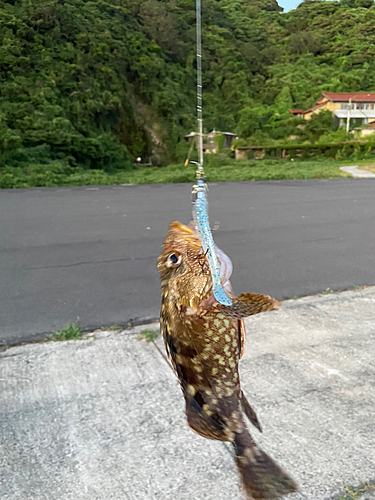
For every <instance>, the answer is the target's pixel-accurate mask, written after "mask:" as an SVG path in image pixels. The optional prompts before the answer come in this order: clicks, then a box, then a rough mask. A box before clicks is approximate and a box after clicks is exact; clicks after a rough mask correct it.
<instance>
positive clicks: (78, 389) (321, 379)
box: [0, 287, 375, 500]
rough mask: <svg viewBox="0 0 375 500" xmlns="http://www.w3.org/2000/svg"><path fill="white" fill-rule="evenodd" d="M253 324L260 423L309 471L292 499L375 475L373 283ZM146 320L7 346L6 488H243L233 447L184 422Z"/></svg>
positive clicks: (29, 491) (233, 498)
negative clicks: (143, 335) (74, 337)
mask: <svg viewBox="0 0 375 500" xmlns="http://www.w3.org/2000/svg"><path fill="white" fill-rule="evenodd" d="M246 323H247V331H248V343H247V347H246V352H245V356H244V358H243V360H242V362H241V379H242V385H243V389H244V392H245V393H246V394H247V395H248V398H249V400H250V402H251V404H253V406H254V407H255V409H256V410H257V413H258V416H259V418H260V421H261V423H262V425H263V429H264V433H263V435H260V434H259V433H258V432H257V431H256V430H254V429H252V430H251V432H252V434H253V436H254V437H255V439H256V440H257V441H258V442H259V443H260V444H261V446H262V447H263V448H264V449H265V450H266V451H268V452H269V453H270V454H271V455H272V456H273V457H274V458H275V459H277V460H278V461H279V462H280V463H281V464H282V465H283V466H284V467H285V468H286V470H287V471H289V472H290V473H291V474H292V475H293V476H294V477H295V479H296V480H297V481H298V482H299V484H300V486H301V492H300V493H297V494H294V495H291V496H290V497H288V498H290V499H291V500H297V499H298V500H302V499H304V500H337V499H338V498H340V497H343V496H344V494H345V491H344V486H345V485H351V486H358V485H359V484H360V483H361V482H368V481H371V480H374V479H375V420H374V414H375V389H374V376H375V362H374V359H375V287H372V288H367V289H363V290H355V291H350V292H343V293H340V294H333V295H320V296H313V297H306V298H303V299H299V300H295V301H294V300H290V301H287V302H284V303H283V305H282V308H281V309H280V311H276V312H271V313H266V314H261V315H258V316H254V317H252V318H249V319H247V320H246ZM143 328H145V327H143ZM149 328H151V329H154V328H155V329H156V328H157V325H151V326H150V327H149ZM141 329H142V327H138V329H133V330H130V331H124V332H121V333H116V332H96V333H95V334H94V335H95V337H89V338H87V339H86V340H82V341H70V342H61V343H55V342H48V343H43V344H34V345H24V346H20V347H13V348H10V349H8V350H6V351H5V352H3V353H0V412H1V415H0V497H1V499H2V500H41V499H51V500H81V499H85V500H86V499H87V500H111V499H113V500H120V499H124V500H138V499H139V500H154V499H160V500H161V499H163V500H172V499H173V500H188V499H189V500H203V499H205V500H239V499H240V498H242V496H241V492H240V489H239V481H238V477H237V473H236V468H235V464H234V461H233V457H232V455H231V452H230V448H229V447H228V446H226V445H224V444H222V443H219V442H213V441H208V440H204V439H203V438H201V437H199V436H196V435H195V434H193V433H192V432H191V431H190V430H189V429H188V428H187V426H186V423H185V418H184V413H183V400H182V396H181V393H180V389H179V387H178V384H177V382H176V380H175V377H174V375H173V373H172V371H171V369H170V368H169V366H168V365H167V363H166V361H165V360H164V358H163V357H162V356H161V355H160V352H159V351H158V350H157V349H156V347H155V345H154V344H152V343H147V342H146V341H144V340H137V336H138V334H139V331H140V330H141ZM157 344H158V345H159V346H160V347H161V348H162V349H163V347H162V344H161V341H160V338H159V339H158V341H157ZM347 498H349V497H347ZM356 498H358V497H356ZM361 498H363V499H370V498H371V499H372V498H375V495H374V490H372V491H368V492H366V494H364V495H363V497H361Z"/></svg>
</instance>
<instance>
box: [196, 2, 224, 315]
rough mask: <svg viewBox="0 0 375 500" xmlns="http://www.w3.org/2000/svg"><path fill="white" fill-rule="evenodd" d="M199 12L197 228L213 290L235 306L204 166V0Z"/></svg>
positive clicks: (198, 8)
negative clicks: (224, 279)
mask: <svg viewBox="0 0 375 500" xmlns="http://www.w3.org/2000/svg"><path fill="white" fill-rule="evenodd" d="M196 16H197V21H196V22H197V118H198V144H197V149H198V163H197V162H191V163H195V164H196V165H197V170H196V180H197V182H196V184H194V186H193V188H192V196H193V200H192V204H193V219H194V223H195V229H196V231H197V234H198V237H199V239H200V242H201V245H202V249H203V252H204V253H205V254H206V256H207V261H208V264H209V266H210V271H211V277H212V290H213V294H214V297H215V299H216V300H217V301H218V302H220V304H223V305H225V306H231V305H232V301H231V299H230V298H229V297H228V295H227V294H226V293H225V291H224V289H223V287H222V286H221V280H220V266H219V262H218V260H217V256H216V252H215V246H214V245H215V244H214V240H213V237H212V233H211V229H210V221H209V219H208V201H207V191H208V188H207V185H206V184H205V182H204V179H205V175H204V169H203V114H202V107H203V105H202V16H201V0H196Z"/></svg>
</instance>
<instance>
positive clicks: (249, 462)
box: [233, 430, 298, 500]
mask: <svg viewBox="0 0 375 500" xmlns="http://www.w3.org/2000/svg"><path fill="white" fill-rule="evenodd" d="M233 445H234V448H235V451H236V455H237V466H238V469H239V471H240V473H241V477H242V482H243V485H244V487H245V491H246V494H247V498H248V499H249V500H275V499H277V498H280V497H282V496H283V495H286V494H287V493H292V492H294V491H297V490H298V486H297V484H296V483H295V482H294V481H293V479H292V478H291V477H290V476H288V474H287V473H286V472H284V471H283V470H282V469H281V467H279V466H278V465H277V463H276V462H274V461H273V460H272V458H270V457H269V456H268V455H267V454H266V453H264V451H262V450H261V449H260V448H258V446H257V445H256V443H255V442H254V441H253V440H252V438H251V436H250V434H249V432H248V431H247V430H244V431H243V432H242V433H241V434H236V436H235V439H234V441H233Z"/></svg>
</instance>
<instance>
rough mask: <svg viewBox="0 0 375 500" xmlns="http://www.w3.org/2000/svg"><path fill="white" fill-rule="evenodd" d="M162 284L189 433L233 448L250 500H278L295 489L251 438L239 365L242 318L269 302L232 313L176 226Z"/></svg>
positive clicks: (252, 299)
mask: <svg viewBox="0 0 375 500" xmlns="http://www.w3.org/2000/svg"><path fill="white" fill-rule="evenodd" d="M158 270H159V273H160V277H161V289H162V306H161V314H160V325H161V332H162V335H163V338H164V343H165V347H166V351H167V353H168V357H169V359H170V361H171V363H172V366H173V368H174V371H175V373H176V375H177V378H178V380H179V383H180V386H181V389H182V393H183V396H184V398H185V405H186V416H187V422H188V425H189V426H190V428H191V429H192V430H193V431H195V432H196V433H197V434H199V435H200V436H203V437H205V438H207V439H215V440H219V441H228V442H230V443H232V444H233V447H234V450H235V454H236V461H237V465H238V469H239V471H240V474H241V477H242V481H243V485H244V489H245V492H246V495H247V498H248V499H249V500H250V499H254V500H272V499H276V498H280V497H281V496H283V495H285V494H287V493H291V492H294V491H296V490H297V485H296V483H295V482H294V481H293V479H291V478H290V476H289V475H287V474H286V473H285V472H284V471H283V470H282V469H281V468H280V467H279V466H278V465H277V464H276V463H275V462H274V461H273V460H272V459H271V458H270V457H269V456H268V455H267V454H266V453H264V452H263V451H262V450H261V449H260V448H259V447H258V446H257V444H256V443H255V441H254V440H253V438H252V437H251V435H250V433H249V431H248V428H247V426H246V423H245V419H244V415H246V417H247V418H248V419H249V420H250V422H251V423H252V424H253V425H254V426H255V427H257V429H258V430H260V431H261V430H262V429H261V425H260V423H259V420H258V418H257V415H256V413H255V411H254V410H253V408H252V407H251V405H250V404H249V402H248V401H247V399H246V397H245V395H244V394H243V392H242V390H241V385H240V379H239V374H238V363H239V360H240V358H241V356H242V354H243V349H244V344H245V328H244V323H243V318H244V317H246V316H250V315H253V314H257V313H260V312H264V311H271V310H273V309H275V308H277V307H278V306H279V303H278V302H277V301H276V300H275V299H272V298H271V297H269V296H268V295H259V294H253V293H244V294H241V295H239V296H238V297H235V296H234V294H233V291H232V289H231V286H230V283H229V282H227V283H225V284H224V288H225V290H226V292H227V293H228V295H229V296H230V297H231V299H232V305H231V306H224V305H222V304H220V303H218V302H217V301H216V300H215V299H214V297H213V295H212V280H211V274H210V269H209V265H208V262H207V260H206V258H205V256H204V254H203V253H202V249H201V245H200V241H199V238H198V237H197V235H196V233H195V231H194V229H192V228H191V227H188V226H184V225H183V224H181V223H179V222H172V223H171V224H170V227H169V231H168V233H167V235H166V237H165V240H164V244H163V251H162V253H161V254H160V256H159V259H158Z"/></svg>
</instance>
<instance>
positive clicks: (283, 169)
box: [0, 158, 350, 189]
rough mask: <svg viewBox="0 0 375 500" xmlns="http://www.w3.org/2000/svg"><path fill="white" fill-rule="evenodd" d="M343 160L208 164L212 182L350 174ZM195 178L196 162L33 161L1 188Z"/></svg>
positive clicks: (2, 180)
mask: <svg viewBox="0 0 375 500" xmlns="http://www.w3.org/2000/svg"><path fill="white" fill-rule="evenodd" d="M340 165H342V163H340V162H338V161H335V160H328V159H319V158H316V159H311V160H308V161H300V160H295V161H288V160H259V161H257V160H241V161H235V160H225V161H215V162H212V163H211V164H210V163H208V164H207V165H206V166H205V172H206V175H207V180H208V182H230V181H261V180H278V179H324V178H331V177H350V175H349V174H346V173H345V172H343V171H341V170H340V168H339V167H340ZM194 180H195V168H194V166H193V165H191V164H190V165H188V166H187V167H185V166H184V165H183V164H181V163H180V164H174V165H169V166H167V167H163V168H158V167H143V168H137V169H135V170H131V171H118V172H113V173H107V172H104V171H103V170H89V171H88V170H85V169H83V168H74V169H73V168H71V167H69V166H63V165H61V164H60V163H58V162H56V163H55V164H50V165H49V166H48V168H45V167H44V166H42V165H30V166H26V165H25V166H24V167H23V168H20V167H19V168H5V169H3V171H2V173H1V174H0V188H3V189H14V188H30V187H56V186H99V185H112V184H160V183H176V182H188V183H193V182H194Z"/></svg>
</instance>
